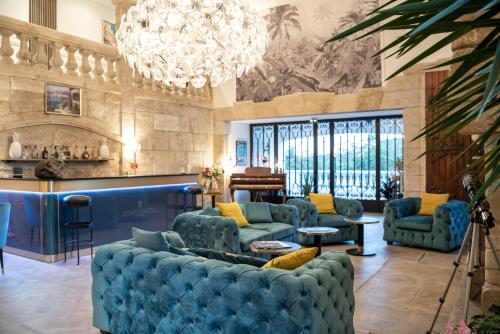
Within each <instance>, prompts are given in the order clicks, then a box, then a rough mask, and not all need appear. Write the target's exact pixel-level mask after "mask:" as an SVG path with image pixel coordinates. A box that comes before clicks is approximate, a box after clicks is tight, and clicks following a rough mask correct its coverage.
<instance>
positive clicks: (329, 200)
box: [309, 193, 337, 213]
mask: <svg viewBox="0 0 500 334" xmlns="http://www.w3.org/2000/svg"><path fill="white" fill-rule="evenodd" d="M309 198H310V199H311V203H312V204H314V205H316V208H317V209H318V213H337V211H335V206H334V205H333V195H331V194H315V193H310V194H309Z"/></svg>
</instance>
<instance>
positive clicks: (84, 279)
mask: <svg viewBox="0 0 500 334" xmlns="http://www.w3.org/2000/svg"><path fill="white" fill-rule="evenodd" d="M382 233H383V231H382V224H378V225H369V226H366V233H365V235H366V238H367V240H366V244H367V246H368V247H372V248H373V249H374V250H375V251H376V252H377V255H376V256H372V257H351V260H352V262H353V264H354V267H355V269H356V271H355V297H356V312H355V318H354V320H355V326H356V330H357V332H358V333H381V334H382V333H383V334H390V333H398V334H400V333H407V334H411V333H419V334H421V333H425V331H426V330H427V329H428V327H429V325H430V322H431V320H432V317H433V314H434V312H435V310H436V307H437V306H438V298H439V296H440V294H441V293H442V291H443V290H444V288H445V285H446V282H447V280H448V277H449V275H450V273H451V270H452V269H453V268H452V261H453V258H454V256H455V254H456V252H453V253H450V254H443V253H439V252H433V251H429V250H423V249H415V248H407V247H401V246H387V245H386V244H385V242H383V241H382ZM350 247H352V244H344V245H336V246H328V247H325V248H324V251H326V250H328V249H336V250H338V249H340V250H345V249H347V248H350ZM5 262H6V275H5V276H3V277H0V333H1V334H4V333H5V334H17V333H23V334H30V333H50V334H56V333H65V334H67V333H72V334H73V333H75V334H77V333H78V334H79V333H82V334H90V333H98V331H97V330H96V329H94V328H93V327H92V302H91V295H90V287H91V275H90V257H89V256H87V257H84V258H82V262H81V265H80V266H76V265H75V263H74V261H73V260H71V261H69V262H68V263H55V264H45V263H41V262H38V261H34V260H28V259H25V258H21V257H17V256H14V255H10V254H6V256H5ZM464 282H465V277H464V274H463V269H462V270H461V271H460V272H459V273H458V274H457V279H456V282H455V283H454V284H453V286H452V289H451V291H450V295H449V298H448V299H447V302H446V304H445V307H444V308H443V312H442V317H441V318H440V320H439V322H438V326H437V327H436V329H437V330H436V333H438V332H439V333H440V332H442V329H443V327H444V324H445V323H446V322H448V321H453V320H455V321H457V319H459V318H460V315H461V314H462V309H463V307H462V306H461V305H462V304H463V291H464V290H463V286H464ZM475 312H478V309H477V307H476V306H475V305H474V306H473V308H472V313H475ZM438 330H439V331H438ZM287 334H288V333H287ZM290 334H291V333H290Z"/></svg>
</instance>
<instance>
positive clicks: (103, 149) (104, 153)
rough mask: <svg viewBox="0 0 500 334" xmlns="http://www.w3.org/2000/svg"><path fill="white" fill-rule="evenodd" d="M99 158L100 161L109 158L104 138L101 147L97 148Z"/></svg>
mask: <svg viewBox="0 0 500 334" xmlns="http://www.w3.org/2000/svg"><path fill="white" fill-rule="evenodd" d="M99 157H100V158H101V159H108V158H109V148H108V145H107V140H106V138H103V139H102V140H101V147H99Z"/></svg>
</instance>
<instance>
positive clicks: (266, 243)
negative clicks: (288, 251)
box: [253, 241, 292, 249]
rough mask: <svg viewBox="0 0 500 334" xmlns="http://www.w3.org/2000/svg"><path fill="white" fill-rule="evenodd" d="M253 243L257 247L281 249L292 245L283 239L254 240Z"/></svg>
mask: <svg viewBox="0 0 500 334" xmlns="http://www.w3.org/2000/svg"><path fill="white" fill-rule="evenodd" d="M253 245H254V247H255V248H258V249H281V248H291V247H292V246H290V245H289V244H287V243H286V242H283V241H254V242H253Z"/></svg>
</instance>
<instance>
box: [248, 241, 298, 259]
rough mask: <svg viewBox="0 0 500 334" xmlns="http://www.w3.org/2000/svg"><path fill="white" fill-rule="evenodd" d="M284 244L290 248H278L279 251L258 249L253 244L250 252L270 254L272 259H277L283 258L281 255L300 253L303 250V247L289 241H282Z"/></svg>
mask: <svg viewBox="0 0 500 334" xmlns="http://www.w3.org/2000/svg"><path fill="white" fill-rule="evenodd" d="M282 242H283V243H285V244H287V245H288V246H290V247H288V248H277V249H270V248H257V247H255V246H254V244H253V243H252V244H251V245H250V250H251V251H252V252H254V253H258V254H270V255H271V257H272V258H275V257H278V256H281V255H285V254H289V253H293V252H295V251H298V250H299V249H301V248H302V246H301V245H299V244H296V243H295V242H289V241H282Z"/></svg>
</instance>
